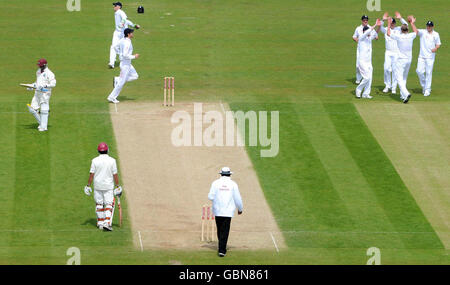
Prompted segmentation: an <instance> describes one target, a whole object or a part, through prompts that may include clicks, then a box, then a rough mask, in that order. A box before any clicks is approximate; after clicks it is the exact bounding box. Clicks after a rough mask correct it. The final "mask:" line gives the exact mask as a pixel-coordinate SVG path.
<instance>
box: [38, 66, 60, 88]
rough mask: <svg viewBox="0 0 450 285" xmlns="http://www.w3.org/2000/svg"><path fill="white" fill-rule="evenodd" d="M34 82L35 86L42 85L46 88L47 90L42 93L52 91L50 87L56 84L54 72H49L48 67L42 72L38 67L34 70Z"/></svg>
mask: <svg viewBox="0 0 450 285" xmlns="http://www.w3.org/2000/svg"><path fill="white" fill-rule="evenodd" d="M35 84H36V85H37V86H41V87H44V88H45V89H47V90H48V91H45V92H42V93H46V92H52V88H53V87H55V86H56V79H55V74H53V72H51V70H50V69H49V68H48V67H46V68H45V69H44V71H43V72H42V71H41V69H40V68H39V69H38V70H37V71H36V82H35ZM36 92H41V91H39V90H36Z"/></svg>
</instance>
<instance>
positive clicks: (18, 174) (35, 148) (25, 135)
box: [10, 104, 52, 246]
mask: <svg viewBox="0 0 450 285" xmlns="http://www.w3.org/2000/svg"><path fill="white" fill-rule="evenodd" d="M16 109H17V110H21V109H26V105H25V104H17V105H16ZM16 118H17V120H16V124H15V129H16V130H15V144H16V146H15V154H14V155H15V158H16V159H15V177H14V179H15V185H14V206H13V220H14V224H13V228H14V229H42V228H47V227H48V226H49V215H48V213H49V207H48V205H49V203H48V202H49V197H50V189H51V185H50V175H51V171H52V170H51V168H50V160H51V153H50V147H49V144H50V138H49V135H48V133H47V132H39V131H38V130H37V126H38V124H37V122H36V121H35V119H34V117H33V116H32V115H31V114H29V113H28V114H17V115H16ZM26 236H27V235H26V234H23V233H20V232H14V233H13V234H12V236H11V240H10V246H16V245H20V244H24V243H25V244H27V245H30V243H31V244H33V243H35V242H42V241H46V240H47V239H48V238H47V237H46V236H39V235H35V236H34V237H33V239H31V240H30V239H28V238H27V237H26Z"/></svg>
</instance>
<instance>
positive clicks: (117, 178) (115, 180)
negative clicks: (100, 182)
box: [113, 173, 119, 187]
mask: <svg viewBox="0 0 450 285" xmlns="http://www.w3.org/2000/svg"><path fill="white" fill-rule="evenodd" d="M113 178H114V184H115V185H116V187H117V186H119V174H117V173H116V174H114V175H113Z"/></svg>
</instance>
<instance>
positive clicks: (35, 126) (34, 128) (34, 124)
mask: <svg viewBox="0 0 450 285" xmlns="http://www.w3.org/2000/svg"><path fill="white" fill-rule="evenodd" d="M22 126H23V128H24V129H26V130H36V131H37V128H38V127H39V124H38V123H33V124H27V125H22ZM51 126H52V125H48V126H47V129H50V127H51Z"/></svg>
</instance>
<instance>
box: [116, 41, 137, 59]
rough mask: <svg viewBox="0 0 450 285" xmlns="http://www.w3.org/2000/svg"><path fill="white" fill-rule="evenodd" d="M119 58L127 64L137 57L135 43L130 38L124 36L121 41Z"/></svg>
mask: <svg viewBox="0 0 450 285" xmlns="http://www.w3.org/2000/svg"><path fill="white" fill-rule="evenodd" d="M119 59H120V61H121V62H123V63H125V64H131V60H132V59H135V56H134V55H133V44H132V43H131V40H130V39H129V38H123V39H121V40H120V41H119Z"/></svg>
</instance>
